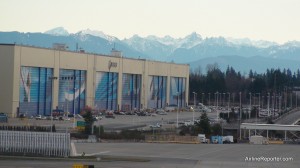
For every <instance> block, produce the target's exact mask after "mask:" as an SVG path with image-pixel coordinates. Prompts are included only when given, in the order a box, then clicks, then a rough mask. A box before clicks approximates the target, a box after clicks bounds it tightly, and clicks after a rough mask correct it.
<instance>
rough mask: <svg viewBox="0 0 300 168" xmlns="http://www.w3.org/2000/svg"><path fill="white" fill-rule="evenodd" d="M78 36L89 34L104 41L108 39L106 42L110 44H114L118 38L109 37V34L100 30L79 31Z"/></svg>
mask: <svg viewBox="0 0 300 168" xmlns="http://www.w3.org/2000/svg"><path fill="white" fill-rule="evenodd" d="M78 34H82V35H87V34H89V35H92V36H96V37H100V38H104V39H106V40H108V41H110V42H112V41H114V40H117V38H116V37H114V36H110V35H107V34H105V33H103V32H102V31H98V30H91V29H86V30H81V31H79V32H78Z"/></svg>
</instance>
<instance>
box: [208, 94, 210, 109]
mask: <svg viewBox="0 0 300 168" xmlns="http://www.w3.org/2000/svg"><path fill="white" fill-rule="evenodd" d="M208 106H210V93H208Z"/></svg>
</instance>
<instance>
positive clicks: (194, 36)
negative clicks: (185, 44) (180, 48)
mask: <svg viewBox="0 0 300 168" xmlns="http://www.w3.org/2000/svg"><path fill="white" fill-rule="evenodd" d="M185 39H188V40H193V41H201V40H202V37H201V35H200V34H197V33H196V32H193V33H191V34H190V35H187V36H186V37H185Z"/></svg>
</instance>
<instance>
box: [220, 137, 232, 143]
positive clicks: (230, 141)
mask: <svg viewBox="0 0 300 168" xmlns="http://www.w3.org/2000/svg"><path fill="white" fill-rule="evenodd" d="M222 140H223V144H230V143H233V136H231V135H228V136H223V137H222Z"/></svg>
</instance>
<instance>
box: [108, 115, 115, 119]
mask: <svg viewBox="0 0 300 168" xmlns="http://www.w3.org/2000/svg"><path fill="white" fill-rule="evenodd" d="M105 118H112V119H115V118H116V117H115V116H114V115H106V116H105Z"/></svg>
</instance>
